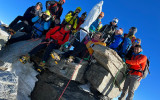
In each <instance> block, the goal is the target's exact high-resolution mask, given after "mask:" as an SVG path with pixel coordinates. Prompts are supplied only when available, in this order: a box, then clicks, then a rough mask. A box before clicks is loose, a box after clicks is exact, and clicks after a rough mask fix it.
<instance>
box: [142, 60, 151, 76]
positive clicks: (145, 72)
mask: <svg viewBox="0 0 160 100" xmlns="http://www.w3.org/2000/svg"><path fill="white" fill-rule="evenodd" d="M140 66H141V65H140ZM149 67H150V61H149V59H148V58H147V62H146V65H145V68H144V70H143V71H142V74H143V76H142V79H145V78H146V77H147V75H148V73H149V74H150V71H149ZM141 68H142V66H141Z"/></svg>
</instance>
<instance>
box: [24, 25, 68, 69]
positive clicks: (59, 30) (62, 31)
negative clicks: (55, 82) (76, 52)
mask: <svg viewBox="0 0 160 100" xmlns="http://www.w3.org/2000/svg"><path fill="white" fill-rule="evenodd" d="M70 29H71V25H69V24H67V25H66V26H65V27H61V26H56V27H54V28H53V29H51V30H49V31H48V33H47V34H46V38H45V39H44V40H42V42H41V43H40V44H39V45H38V46H36V47H35V48H34V49H32V50H31V51H30V52H29V53H28V54H27V55H25V56H22V58H21V61H22V63H23V61H24V62H26V61H29V60H30V57H31V56H32V55H33V54H36V53H37V52H38V51H39V50H40V49H43V48H45V52H44V55H43V58H42V61H41V62H40V64H39V65H38V66H40V67H43V68H44V66H45V63H46V61H47V60H48V58H49V56H50V54H51V52H52V51H53V49H59V48H60V46H61V45H62V44H64V43H65V42H67V41H68V39H69V33H70Z"/></svg>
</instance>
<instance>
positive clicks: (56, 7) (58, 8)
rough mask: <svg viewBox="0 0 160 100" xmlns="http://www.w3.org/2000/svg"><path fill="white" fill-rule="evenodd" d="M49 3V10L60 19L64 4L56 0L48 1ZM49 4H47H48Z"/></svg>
mask: <svg viewBox="0 0 160 100" xmlns="http://www.w3.org/2000/svg"><path fill="white" fill-rule="evenodd" d="M48 4H50V7H49V8H48V9H49V11H50V12H51V14H52V15H54V16H56V19H60V17H61V15H62V12H63V8H62V5H61V4H59V3H58V2H56V1H54V2H53V1H50V2H49V1H48ZM48 4H47V5H48Z"/></svg>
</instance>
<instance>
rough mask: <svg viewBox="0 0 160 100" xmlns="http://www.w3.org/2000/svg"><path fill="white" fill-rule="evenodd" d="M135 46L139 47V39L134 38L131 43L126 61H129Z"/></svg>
mask: <svg viewBox="0 0 160 100" xmlns="http://www.w3.org/2000/svg"><path fill="white" fill-rule="evenodd" d="M136 45H141V39H139V38H136V39H135V40H134V41H133V43H132V46H131V48H130V49H129V51H128V53H127V55H126V59H128V60H130V59H131V57H132V54H133V53H134V47H135V46H136Z"/></svg>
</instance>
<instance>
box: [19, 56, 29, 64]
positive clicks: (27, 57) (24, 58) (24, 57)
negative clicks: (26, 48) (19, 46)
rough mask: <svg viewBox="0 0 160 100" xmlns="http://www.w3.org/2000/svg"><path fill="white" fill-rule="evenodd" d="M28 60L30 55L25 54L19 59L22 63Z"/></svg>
mask: <svg viewBox="0 0 160 100" xmlns="http://www.w3.org/2000/svg"><path fill="white" fill-rule="evenodd" d="M29 60H30V56H28V55H25V56H21V57H20V59H19V61H20V62H22V63H23V64H25V63H27V62H28V61H29Z"/></svg>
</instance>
